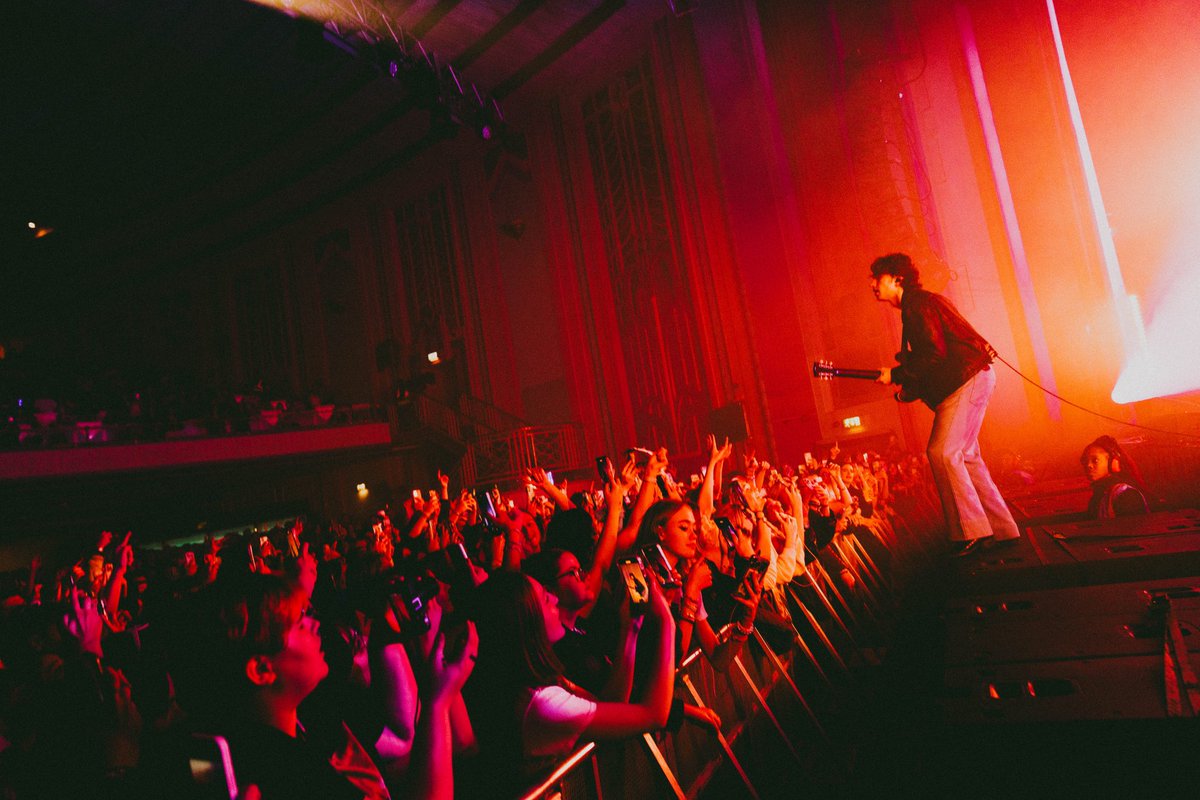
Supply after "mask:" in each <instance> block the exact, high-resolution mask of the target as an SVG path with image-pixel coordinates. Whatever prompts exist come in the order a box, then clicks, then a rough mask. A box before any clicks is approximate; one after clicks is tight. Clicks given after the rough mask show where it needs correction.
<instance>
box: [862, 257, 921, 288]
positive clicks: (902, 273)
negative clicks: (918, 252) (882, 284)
mask: <svg viewBox="0 0 1200 800" xmlns="http://www.w3.org/2000/svg"><path fill="white" fill-rule="evenodd" d="M881 275H895V276H896V277H897V278H899V279H900V281H901V284H902V285H903V286H905V287H920V285H921V273H920V271H919V270H918V269H917V267H916V265H915V264H913V260H912V259H911V258H910V257H909V256H908V255H907V254H905V253H888V254H887V255H886V256H880V257H879V258H877V259H875V260H874V261H872V262H871V277H873V278H878V277H880V276H881Z"/></svg>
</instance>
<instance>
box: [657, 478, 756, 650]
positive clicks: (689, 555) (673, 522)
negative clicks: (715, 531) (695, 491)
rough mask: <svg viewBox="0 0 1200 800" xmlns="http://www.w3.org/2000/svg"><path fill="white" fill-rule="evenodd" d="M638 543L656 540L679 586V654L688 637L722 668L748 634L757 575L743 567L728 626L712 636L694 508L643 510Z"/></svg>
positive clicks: (667, 503) (676, 505)
mask: <svg viewBox="0 0 1200 800" xmlns="http://www.w3.org/2000/svg"><path fill="white" fill-rule="evenodd" d="M637 541H638V545H639V547H648V546H651V545H654V544H661V545H662V548H663V552H664V553H665V554H666V556H667V561H668V562H669V563H670V566H671V568H672V569H674V570H675V571H676V572H677V573H678V574H679V575H680V576H681V577H682V590H681V591H680V594H679V600H678V606H677V608H676V609H675V615H676V619H677V620H678V623H679V630H680V647H679V653H680V657H681V658H682V657H683V656H685V655H686V654H687V653H688V652H689V648H690V647H691V646H692V643H693V639H694V640H695V643H696V644H698V645H699V646H700V649H701V650H703V651H704V655H705V657H707V658H708V660H709V661H710V662H711V663H712V665H713V667H714V668H715V669H718V670H724V669H725V668H726V667H727V666H728V665H729V664H730V663H731V662H732V661H733V659H734V658H735V657H736V656H737V654H738V653H739V652H741V649H742V645H743V644H744V643H745V641H746V639H747V638H749V636H750V634H751V633H753V632H754V617H755V614H756V613H757V612H758V601H759V598H760V597H761V595H762V575H761V573H756V572H754V571H749V572H747V573H746V575H745V576H744V577H743V584H744V588H742V587H741V586H740V587H739V589H738V592H739V593H742V595H741V596H736V595H735V597H734V600H735V603H736V606H737V608H738V610H737V611H736V612H735V619H734V620H733V623H734V624H733V627H732V628H731V629H730V631H729V633H728V635H727V636H725V638H724V639H722V638H720V637H718V636H717V633H716V631H714V630H713V628H712V625H711V624H710V623H709V621H708V612H707V611H706V610H705V608H704V591H705V590H706V589H708V588H709V587H710V586H712V582H713V576H712V566H711V565H710V564H709V563H708V561H707V560H705V559H704V558H703V557H702V556H701V553H700V549H699V525H698V524H697V521H696V512H695V511H694V510H693V509H692V507H691V506H690V505H688V504H687V503H684V502H681V501H678V500H661V501H659V502H657V503H655V504H654V505H653V506H651V507H650V509H649V510H648V511H647V512H646V516H645V517H644V519H643V520H642V524H641V527H640V529H639V531H638V539H637Z"/></svg>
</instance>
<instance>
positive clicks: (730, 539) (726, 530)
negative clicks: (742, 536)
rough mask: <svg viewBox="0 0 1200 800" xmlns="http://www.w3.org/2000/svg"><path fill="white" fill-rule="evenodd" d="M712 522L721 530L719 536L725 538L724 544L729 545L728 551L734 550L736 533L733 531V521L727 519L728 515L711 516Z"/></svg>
mask: <svg viewBox="0 0 1200 800" xmlns="http://www.w3.org/2000/svg"><path fill="white" fill-rule="evenodd" d="M713 524H714V525H716V526H717V530H719V531H720V532H721V536H722V537H723V538H724V539H725V544H726V545H728V546H729V549H730V551H736V550H737V533H735V532H734V530H733V523H732V522H730V521H729V517H713Z"/></svg>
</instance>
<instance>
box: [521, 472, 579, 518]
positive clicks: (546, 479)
mask: <svg viewBox="0 0 1200 800" xmlns="http://www.w3.org/2000/svg"><path fill="white" fill-rule="evenodd" d="M528 477H529V479H530V480H531V481H533V483H534V485H535V486H538V487H540V488H541V490H542V491H543V492H545V493H546V495H547V496H548V497H549V498H550V499H551V500H553V501H554V505H555V506H557V507H558V508H560V509H562V510H563V511H566V510H567V509H571V508H574V507H575V504H574V503H572V502H571V498H570V497H569V496H568V495H567V493H566V492H564V491H563V490H562V489H560V488H559V487H557V486H555V485H554V481H552V480H550V475H549V474H548V473H547V472H546V470H544V469H542V468H541V467H534V468H533V469H531V470H529V471H528Z"/></svg>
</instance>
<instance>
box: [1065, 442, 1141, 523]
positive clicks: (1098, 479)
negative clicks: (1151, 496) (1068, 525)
mask: <svg viewBox="0 0 1200 800" xmlns="http://www.w3.org/2000/svg"><path fill="white" fill-rule="evenodd" d="M1079 463H1080V464H1081V465H1083V474H1084V475H1086V476H1087V479H1088V480H1089V481H1091V482H1092V499H1091V500H1089V501H1088V516H1090V517H1092V518H1093V519H1112V518H1114V517H1126V516H1130V515H1133V514H1147V513H1149V511H1150V507H1149V505H1148V504H1147V503H1146V495H1145V494H1144V493H1143V491H1142V479H1141V473H1140V472H1139V471H1138V468H1137V465H1136V464H1134V463H1133V459H1131V458H1130V457H1129V456H1128V455H1127V454H1126V453H1125V451H1124V450H1122V449H1121V445H1119V444H1118V443H1117V440H1116V439H1114V438H1113V437H1111V436H1101V437H1099V438H1097V439H1096V440H1095V441H1093V442H1091V443H1090V444H1089V445H1088V446H1087V447H1085V448H1083V453H1082V454H1081V455H1080V456H1079Z"/></svg>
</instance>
